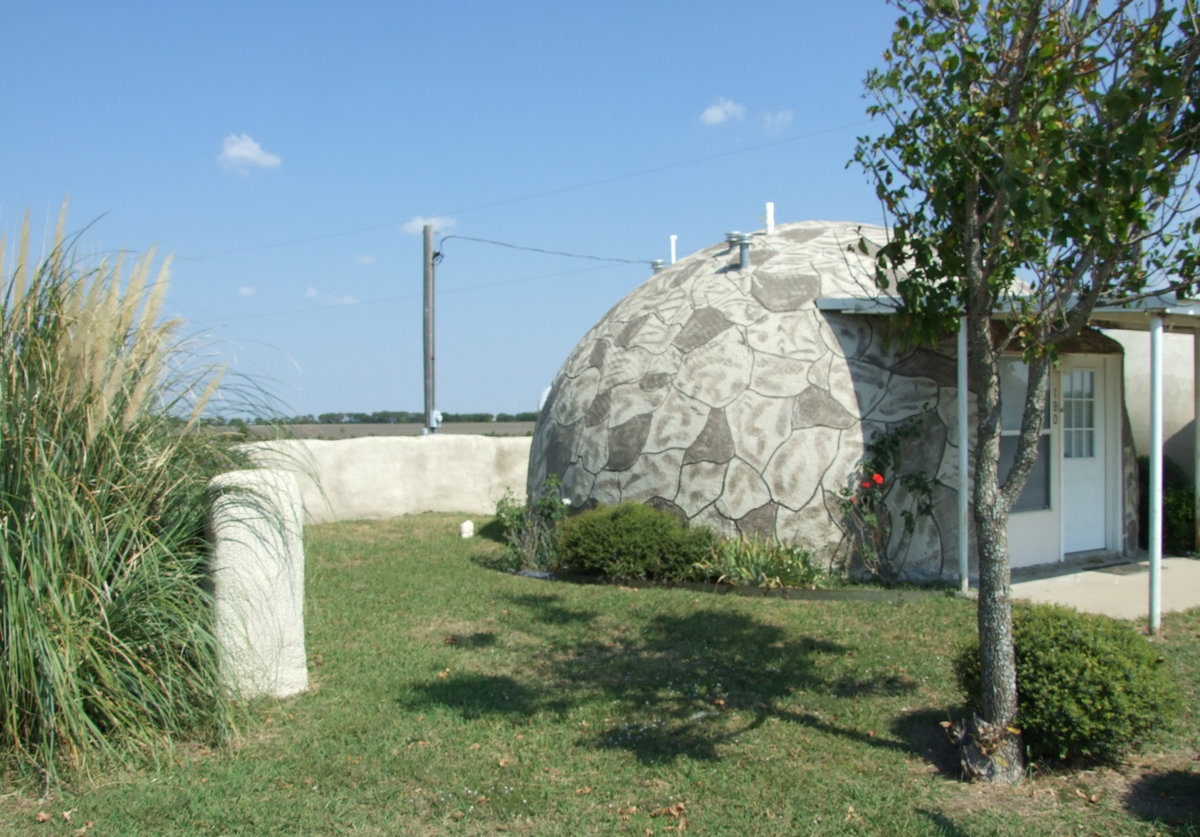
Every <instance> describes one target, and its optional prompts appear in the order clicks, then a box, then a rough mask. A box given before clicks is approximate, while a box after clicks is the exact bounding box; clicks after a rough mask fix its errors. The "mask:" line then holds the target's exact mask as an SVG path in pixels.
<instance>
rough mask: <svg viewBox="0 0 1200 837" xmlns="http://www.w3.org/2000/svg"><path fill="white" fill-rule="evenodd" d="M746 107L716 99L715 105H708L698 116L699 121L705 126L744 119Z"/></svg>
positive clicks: (726, 100)
mask: <svg viewBox="0 0 1200 837" xmlns="http://www.w3.org/2000/svg"><path fill="white" fill-rule="evenodd" d="M745 118H746V106H745V105H740V104H738V103H737V102H731V101H729V100H728V99H718V100H717V103H716V104H715V105H709V106H708V107H706V108H705V109H704V112H703V113H701V114H700V121H701V122H703V123H704V124H705V125H720V124H721V123H722V122H728V121H729V120H730V119H738V120H741V119H745Z"/></svg>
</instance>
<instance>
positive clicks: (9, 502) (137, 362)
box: [0, 219, 235, 778]
mask: <svg viewBox="0 0 1200 837" xmlns="http://www.w3.org/2000/svg"><path fill="white" fill-rule="evenodd" d="M61 231H62V220H61V219H60V222H59V232H58V235H57V236H56V243H55V246H54V248H53V249H52V250H51V252H50V255H49V256H47V257H45V258H44V259H43V261H42V262H41V263H40V264H36V265H34V264H31V263H30V262H29V261H28V253H29V240H28V239H29V236H28V222H26V226H25V228H24V229H23V231H22V235H21V240H20V246H19V249H18V255H17V264H16V266H15V268H14V269H12V272H11V274H9V273H8V272H7V271H8V268H6V267H5V266H4V265H3V262H2V258H3V253H4V246H3V244H2V243H0V276H6V277H7V278H6V279H4V280H3V286H2V288H0V740H2V742H3V743H2V744H0V762H4V763H7V764H8V765H10V766H11V765H16V766H19V767H25V768H33V769H34V770H36V771H37V772H38V773H39V774H41V775H43V776H45V777H47V778H53V777H54V776H55V775H56V773H57V771H58V770H59V769H60V768H63V767H75V766H79V765H82V764H83V763H85V762H86V761H87V760H88V759H89V756H94V755H96V754H107V755H113V756H124V755H126V754H129V753H133V752H140V751H145V750H147V749H149V748H152V747H155V746H159V745H160V743H161V742H162V741H163V740H164V738H165V737H166V736H170V735H174V734H178V733H184V734H188V735H199V736H202V737H204V738H205V739H207V740H213V739H217V738H220V737H221V736H222V735H223V734H224V733H225V732H226V730H227V729H228V723H229V715H228V711H229V705H228V701H227V697H226V694H225V688H224V684H223V681H222V678H221V676H220V672H219V670H218V665H217V659H218V658H217V649H216V643H215V640H214V637H213V632H212V608H211V607H210V596H209V594H208V593H206V587H205V580H206V579H205V576H206V572H207V554H206V552H207V550H206V544H205V539H204V523H205V514H206V509H207V501H206V486H207V483H208V480H209V479H210V477H211V476H213V475H214V474H215V473H217V472H219V471H220V470H224V469H228V468H230V467H231V466H233V465H234V463H235V460H234V458H233V455H232V454H231V452H230V451H229V449H228V448H227V447H223V444H224V443H223V442H221V441H220V440H219V438H218V437H217V436H216V435H214V434H208V433H204V432H192V431H193V429H195V427H196V425H197V424H198V422H199V419H200V415H201V411H202V410H203V408H204V403H205V402H206V401H207V400H208V398H209V397H210V396H211V395H212V394H213V393H214V392H215V391H216V389H217V382H218V379H219V377H220V373H219V370H215V369H212V368H211V367H208V366H204V365H199V366H197V365H195V363H194V362H193V360H192V358H193V357H194V356H193V355H191V354H190V353H189V352H185V351H182V350H181V347H180V344H179V342H178V341H177V340H176V338H174V336H173V333H174V329H175V327H176V324H175V323H174V322H169V321H168V322H164V321H162V320H161V319H160V316H159V312H160V306H161V304H162V302H163V299H164V296H165V292H166V273H165V271H166V266H165V265H164V266H163V267H162V268H161V270H160V271H159V273H158V275H157V277H155V278H152V277H151V276H150V265H151V257H150V256H148V257H146V258H144V259H141V260H139V261H138V262H137V264H135V265H134V266H133V267H132V270H131V271H130V272H129V275H128V278H127V280H126V278H125V277H123V276H122V269H121V265H120V264H119V263H118V264H117V265H115V266H113V265H109V264H107V263H104V264H101V265H100V266H98V267H95V268H86V269H85V268H81V267H80V266H79V265H77V264H76V263H75V262H73V261H72V258H71V254H70V251H69V249H68V248H67V247H66V246H65V245H64V243H63V238H62V232H61ZM123 283H124V287H122V285H123Z"/></svg>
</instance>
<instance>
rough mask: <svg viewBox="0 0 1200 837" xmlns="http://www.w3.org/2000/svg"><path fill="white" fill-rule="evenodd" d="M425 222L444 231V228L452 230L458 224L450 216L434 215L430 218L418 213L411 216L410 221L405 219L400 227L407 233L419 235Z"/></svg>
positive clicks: (455, 219)
mask: <svg viewBox="0 0 1200 837" xmlns="http://www.w3.org/2000/svg"><path fill="white" fill-rule="evenodd" d="M426 224H429V225H430V226H432V227H433V228H434V229H435V230H439V231H441V232H445V231H446V230H452V229H454V228H455V227H456V226H458V219H457V218H451V217H450V216H448V215H434V216H433V217H432V218H426V217H424V216H422V215H418V216H417V217H416V218H413V219H412V220H410V221H405V222H404V225H403V226H401V227H400V229H401V230H403V231H404V232H406V233H408V234H409V235H420V234H421V230H422V228H423V227H424V226H425V225H426Z"/></svg>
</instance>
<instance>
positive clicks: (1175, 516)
mask: <svg viewBox="0 0 1200 837" xmlns="http://www.w3.org/2000/svg"><path fill="white" fill-rule="evenodd" d="M1138 490H1139V491H1138V543H1139V545H1140V546H1141V547H1142V549H1146V548H1148V545H1149V543H1150V538H1149V535H1150V460H1149V458H1148V457H1145V456H1139V457H1138ZM1194 498H1195V489H1194V487H1193V486H1192V481H1191V479H1190V478H1189V477H1188V475H1187V472H1186V471H1184V470H1183V468H1181V467H1179V466H1178V465H1176V464H1175V463H1174V462H1172V461H1171V460H1169V459H1164V460H1163V507H1162V515H1163V517H1162V527H1163V531H1162V548H1163V551H1164V552H1167V553H1173V554H1176V555H1180V554H1191V553H1192V552H1194V551H1195V548H1196V529H1195V520H1196V513H1195V506H1194V505H1193V503H1194V502H1195V500H1194Z"/></svg>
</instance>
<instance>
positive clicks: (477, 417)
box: [203, 410, 538, 427]
mask: <svg viewBox="0 0 1200 837" xmlns="http://www.w3.org/2000/svg"><path fill="white" fill-rule="evenodd" d="M537 417H538V414H537V413H536V412H531V413H442V422H443V423H452V422H511V421H537ZM203 423H204V424H206V425H209V426H210V427H225V426H237V425H242V424H424V423H425V413H423V412H422V413H412V412H407V411H405V410H380V411H378V412H374V413H320V414H319V415H315V416H314V415H312V414H308V415H302V416H292V417H290V418H287V417H279V418H275V419H267V418H255V419H253V420H251V421H249V422H247V421H245V420H244V419H239V418H225V417H224V416H209V417H208V418H206V419H204V421H203Z"/></svg>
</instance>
